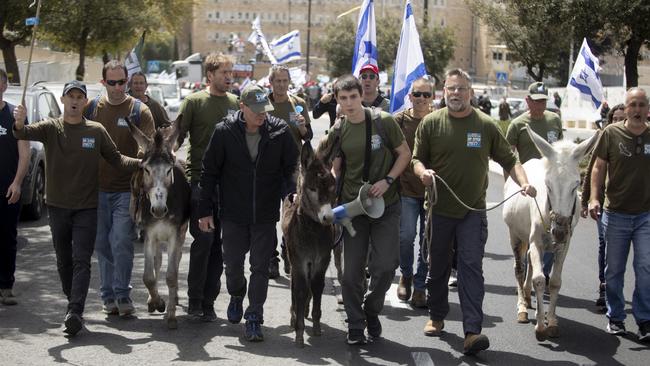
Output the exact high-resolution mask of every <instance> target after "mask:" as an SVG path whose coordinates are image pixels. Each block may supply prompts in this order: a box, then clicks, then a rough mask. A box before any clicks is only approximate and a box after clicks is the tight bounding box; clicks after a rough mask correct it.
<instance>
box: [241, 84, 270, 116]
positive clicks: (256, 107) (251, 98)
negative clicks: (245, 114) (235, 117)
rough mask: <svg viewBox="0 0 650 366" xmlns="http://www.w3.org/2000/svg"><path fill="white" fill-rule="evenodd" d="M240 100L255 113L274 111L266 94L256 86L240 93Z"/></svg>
mask: <svg viewBox="0 0 650 366" xmlns="http://www.w3.org/2000/svg"><path fill="white" fill-rule="evenodd" d="M240 100H241V102H242V103H244V104H245V105H246V106H247V107H248V108H250V109H251V110H252V111H253V112H255V113H262V112H271V111H272V110H274V108H273V105H272V104H271V102H270V101H269V96H268V95H266V92H265V91H264V90H263V89H262V88H261V87H259V86H257V85H251V86H249V87H247V88H246V89H244V91H243V92H242V93H241V97H240Z"/></svg>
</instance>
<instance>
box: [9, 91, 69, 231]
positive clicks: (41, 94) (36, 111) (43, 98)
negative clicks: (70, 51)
mask: <svg viewBox="0 0 650 366" xmlns="http://www.w3.org/2000/svg"><path fill="white" fill-rule="evenodd" d="M22 94H23V87H21V86H9V87H8V88H7V91H5V93H4V95H3V99H4V100H5V101H7V102H9V103H11V104H14V105H18V104H20V103H21V97H22ZM57 99H58V98H56V97H55V96H54V94H53V93H52V92H51V91H49V90H48V89H47V88H45V87H43V86H41V85H36V86H31V87H28V88H27V93H26V94H25V104H26V106H25V108H26V109H27V122H28V123H37V122H38V121H42V120H44V119H49V118H58V117H60V116H61V110H60V109H59V105H58V104H57ZM30 148H31V153H32V154H31V158H30V161H29V170H28V171H27V175H26V176H25V179H24V180H23V186H22V194H21V203H22V205H23V207H22V213H21V218H23V219H28V220H38V219H40V218H41V216H42V215H43V210H44V209H45V149H44V147H43V144H42V143H41V142H38V141H30Z"/></svg>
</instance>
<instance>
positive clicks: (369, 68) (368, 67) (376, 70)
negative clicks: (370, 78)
mask: <svg viewBox="0 0 650 366" xmlns="http://www.w3.org/2000/svg"><path fill="white" fill-rule="evenodd" d="M364 71H372V72H374V73H375V74H377V75H379V68H378V67H377V66H376V65H373V64H365V65H363V66H362V67H361V70H359V75H361V74H362V73H363V72H364Z"/></svg>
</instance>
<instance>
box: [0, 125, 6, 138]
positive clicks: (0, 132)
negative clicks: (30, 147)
mask: <svg viewBox="0 0 650 366" xmlns="http://www.w3.org/2000/svg"><path fill="white" fill-rule="evenodd" d="M6 134H7V129H6V128H4V127H2V126H0V136H5V135H6Z"/></svg>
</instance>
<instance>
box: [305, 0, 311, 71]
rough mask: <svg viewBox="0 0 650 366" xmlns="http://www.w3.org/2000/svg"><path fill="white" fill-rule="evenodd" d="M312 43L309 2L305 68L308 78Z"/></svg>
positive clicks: (309, 7)
mask: <svg viewBox="0 0 650 366" xmlns="http://www.w3.org/2000/svg"><path fill="white" fill-rule="evenodd" d="M310 42H311V0H309V4H308V6H307V57H306V60H305V62H306V63H307V65H306V67H305V72H306V73H307V77H309V46H310Z"/></svg>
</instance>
